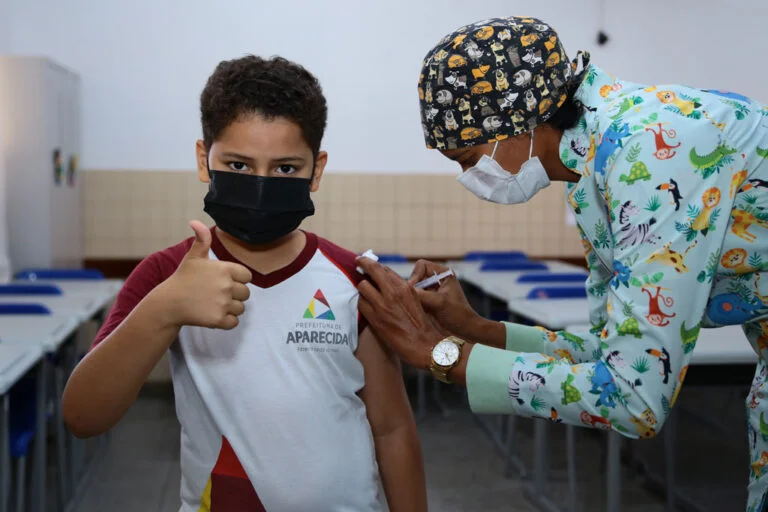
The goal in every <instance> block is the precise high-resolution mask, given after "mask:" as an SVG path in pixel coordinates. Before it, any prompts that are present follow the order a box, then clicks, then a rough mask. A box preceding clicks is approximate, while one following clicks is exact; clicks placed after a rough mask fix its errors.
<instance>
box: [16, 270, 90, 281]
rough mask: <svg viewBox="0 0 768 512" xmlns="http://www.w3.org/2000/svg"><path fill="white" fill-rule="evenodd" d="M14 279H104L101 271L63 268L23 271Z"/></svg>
mask: <svg viewBox="0 0 768 512" xmlns="http://www.w3.org/2000/svg"><path fill="white" fill-rule="evenodd" d="M16 279H21V280H25V281H35V280H36V279H58V280H62V281H63V280H73V281H75V280H84V279H87V280H99V279H104V274H103V273H101V271H99V270H96V269H92V268H82V269H77V268H73V269H64V268H52V269H44V268H40V269H36V268H32V269H25V270H22V271H21V272H19V273H18V274H16Z"/></svg>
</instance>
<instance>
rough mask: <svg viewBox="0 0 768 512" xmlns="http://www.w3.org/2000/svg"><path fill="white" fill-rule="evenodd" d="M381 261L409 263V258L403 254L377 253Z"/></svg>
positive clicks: (383, 262)
mask: <svg viewBox="0 0 768 512" xmlns="http://www.w3.org/2000/svg"><path fill="white" fill-rule="evenodd" d="M377 256H378V257H379V263H382V264H386V263H408V258H406V257H405V256H403V255H402V254H377Z"/></svg>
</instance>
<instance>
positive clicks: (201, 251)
mask: <svg viewBox="0 0 768 512" xmlns="http://www.w3.org/2000/svg"><path fill="white" fill-rule="evenodd" d="M189 227H190V228H192V231H194V232H195V241H194V242H192V247H190V248H189V251H187V257H188V258H203V259H207V258H208V251H209V250H210V249H211V230H210V229H208V227H207V226H206V225H205V224H203V223H202V222H200V221H199V220H193V221H191V222H190V223H189Z"/></svg>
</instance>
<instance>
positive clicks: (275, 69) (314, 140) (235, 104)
mask: <svg viewBox="0 0 768 512" xmlns="http://www.w3.org/2000/svg"><path fill="white" fill-rule="evenodd" d="M251 114H260V115H262V116H264V118H266V119H274V118H277V117H283V118H286V119H290V120H291V121H293V122H295V123H296V124H298V125H299V127H300V128H301V132H302V135H303V136H304V140H305V141H306V142H307V144H308V145H309V147H310V148H312V152H313V154H315V155H317V153H318V151H320V144H321V142H322V140H323V134H324V133H325V126H326V123H327V119H328V106H327V104H326V100H325V96H323V91H322V88H321V87H320V83H319V82H318V80H317V78H315V77H314V76H313V75H312V74H311V73H310V72H309V71H307V70H306V69H305V68H304V67H302V66H300V65H298V64H296V63H294V62H291V61H289V60H286V59H284V58H282V57H273V58H271V59H269V60H265V59H263V58H261V57H257V56H255V55H247V56H245V57H242V58H240V59H234V60H226V61H222V62H220V63H219V65H218V66H216V70H215V71H214V72H213V74H212V75H211V76H210V78H208V82H207V83H206V84H205V88H204V89H203V92H202V94H201V95H200V120H201V122H202V125H203V141H204V142H205V147H206V148H208V149H210V148H211V145H212V144H213V142H214V141H215V140H216V138H217V137H219V136H220V135H221V133H222V132H223V131H224V130H225V129H226V128H227V126H229V125H230V124H232V123H233V122H234V121H236V120H238V119H240V118H241V117H242V116H247V115H251Z"/></svg>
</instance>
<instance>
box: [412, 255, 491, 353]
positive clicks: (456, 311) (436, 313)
mask: <svg viewBox="0 0 768 512" xmlns="http://www.w3.org/2000/svg"><path fill="white" fill-rule="evenodd" d="M446 270H448V267H446V266H445V265H440V264H438V263H433V262H431V261H427V260H419V261H417V262H416V265H415V266H414V268H413V271H412V272H411V277H410V278H409V279H408V283H409V284H411V285H414V284H416V283H418V282H419V281H421V280H423V279H426V278H428V277H431V276H433V275H435V274H440V273H442V272H445V271H446ZM416 295H417V296H418V298H419V300H420V301H421V304H422V306H424V309H425V310H426V311H427V312H428V313H429V314H430V315H431V316H432V317H433V318H434V319H435V320H436V321H437V322H438V323H439V324H440V326H441V327H442V328H443V329H444V330H446V331H448V332H450V333H451V334H454V335H456V336H459V337H461V338H472V337H473V334H474V332H473V327H474V326H475V324H477V323H479V322H481V321H482V317H480V315H478V314H477V313H476V312H475V310H474V309H472V306H470V305H469V301H467V297H466V295H464V290H462V288H461V284H460V283H459V280H458V278H456V277H455V276H454V277H448V278H446V279H443V280H442V281H441V282H440V284H439V285H435V286H433V287H431V288H429V289H427V290H419V289H416Z"/></svg>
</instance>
